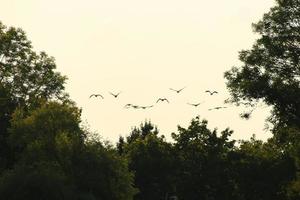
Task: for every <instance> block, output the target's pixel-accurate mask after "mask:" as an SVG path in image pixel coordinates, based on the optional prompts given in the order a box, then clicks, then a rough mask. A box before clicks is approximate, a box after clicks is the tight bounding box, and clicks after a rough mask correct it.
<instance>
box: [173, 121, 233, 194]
mask: <svg viewBox="0 0 300 200" xmlns="http://www.w3.org/2000/svg"><path fill="white" fill-rule="evenodd" d="M231 134H232V131H230V130H228V129H226V130H224V131H222V132H221V133H220V136H218V134H217V130H216V129H215V130H213V131H211V130H209V129H208V128H207V121H206V120H200V118H199V117H196V118H195V119H193V120H192V121H191V123H190V125H189V126H188V128H182V127H180V126H179V127H178V134H175V133H174V134H173V135H172V137H173V139H174V140H175V144H174V145H175V146H174V148H175V152H176V154H177V158H178V159H177V165H178V166H179V169H178V172H177V176H176V177H177V181H176V183H177V184H176V185H177V193H178V196H179V199H191V200H196V199H224V200H227V199H228V200H229V199H236V198H237V194H236V190H235V181H234V179H233V178H234V177H233V176H232V174H233V172H234V169H233V168H232V167H231V166H230V161H229V159H228V158H229V155H230V153H231V152H232V151H233V150H234V143H235V141H234V140H230V139H229V136H230V135H231Z"/></svg>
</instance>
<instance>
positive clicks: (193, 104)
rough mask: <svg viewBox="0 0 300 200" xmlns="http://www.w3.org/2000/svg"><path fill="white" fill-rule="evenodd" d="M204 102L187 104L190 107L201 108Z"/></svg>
mask: <svg viewBox="0 0 300 200" xmlns="http://www.w3.org/2000/svg"><path fill="white" fill-rule="evenodd" d="M202 103H203V102H200V103H187V104H188V105H191V106H195V107H197V106H199V105H200V104H202Z"/></svg>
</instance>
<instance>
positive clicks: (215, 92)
mask: <svg viewBox="0 0 300 200" xmlns="http://www.w3.org/2000/svg"><path fill="white" fill-rule="evenodd" d="M205 92H206V93H209V94H210V95H213V94H218V92H217V91H210V90H206V91H205Z"/></svg>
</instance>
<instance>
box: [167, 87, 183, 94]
mask: <svg viewBox="0 0 300 200" xmlns="http://www.w3.org/2000/svg"><path fill="white" fill-rule="evenodd" d="M184 88H186V87H183V88H181V89H179V90H175V89H173V88H169V89H170V90H172V91H174V92H177V93H180V92H181V91H182V90H183V89H184Z"/></svg>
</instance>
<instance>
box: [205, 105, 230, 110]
mask: <svg viewBox="0 0 300 200" xmlns="http://www.w3.org/2000/svg"><path fill="white" fill-rule="evenodd" d="M223 108H227V107H222V106H217V107H214V108H210V109H208V110H219V109H223Z"/></svg>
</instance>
